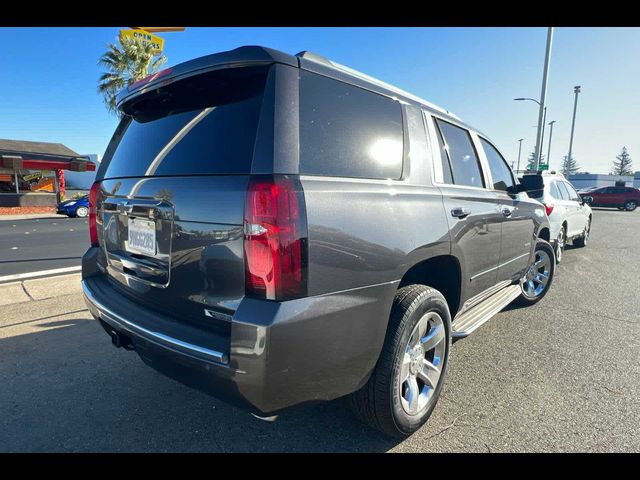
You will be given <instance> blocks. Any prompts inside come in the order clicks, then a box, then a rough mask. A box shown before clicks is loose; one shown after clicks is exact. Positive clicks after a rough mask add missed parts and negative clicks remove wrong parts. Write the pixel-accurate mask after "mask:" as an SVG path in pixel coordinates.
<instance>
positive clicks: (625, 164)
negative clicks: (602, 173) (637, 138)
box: [611, 147, 633, 175]
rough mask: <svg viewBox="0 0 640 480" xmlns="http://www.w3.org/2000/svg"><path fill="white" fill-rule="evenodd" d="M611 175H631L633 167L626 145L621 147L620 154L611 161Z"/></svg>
mask: <svg viewBox="0 0 640 480" xmlns="http://www.w3.org/2000/svg"><path fill="white" fill-rule="evenodd" d="M611 174H612V175H633V167H632V162H631V155H629V151H628V150H627V147H622V151H621V152H620V155H618V156H616V160H614V161H613V170H611Z"/></svg>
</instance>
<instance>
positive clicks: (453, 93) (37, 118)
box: [0, 26, 640, 173]
mask: <svg viewBox="0 0 640 480" xmlns="http://www.w3.org/2000/svg"><path fill="white" fill-rule="evenodd" d="M123 28H124V26H123ZM118 31H119V28H67V27H65V28H62V27H61V28H0V45H3V47H2V48H1V49H0V69H1V73H0V112H1V115H0V138H10V139H19V140H39V141H51V142H60V143H64V144H65V145H67V146H68V147H70V148H72V149H73V150H75V151H77V152H79V153H99V154H100V155H102V153H103V152H104V150H105V148H106V145H107V143H108V141H109V138H110V137H111V134H112V132H113V130H114V129H115V126H116V118H115V117H114V116H112V115H110V114H109V113H107V111H106V109H105V107H104V106H103V103H102V100H101V98H100V97H99V95H98V94H97V92H96V85H97V79H98V76H99V74H100V73H101V70H100V67H98V65H97V60H98V58H99V57H100V55H101V54H102V53H103V52H104V51H105V46H106V44H107V43H108V42H113V41H115V40H116V37H117V34H118ZM162 36H163V37H164V38H165V54H166V55H167V57H168V63H167V65H169V66H170V65H175V64H177V63H180V62H182V61H185V60H188V59H190V58H194V57H197V56H201V55H205V54H208V53H213V52H216V51H222V50H228V49H232V48H236V47H238V46H241V45H264V46H269V47H272V48H276V49H279V50H283V51H285V52H288V53H297V52H299V51H301V50H311V51H314V52H317V53H319V54H322V55H324V56H326V57H328V58H330V59H332V60H335V61H337V62H339V63H342V64H345V65H347V66H350V67H352V68H355V69H357V70H360V71H362V72H364V73H367V74H369V75H372V76H374V77H377V78H380V79H381V80H384V81H386V82H389V83H392V84H394V85H397V86H398V87H400V88H403V89H405V90H408V91H410V92H412V93H414V94H416V95H419V96H421V97H423V98H425V99H427V100H429V101H431V102H433V103H436V104H439V105H441V106H443V107H446V108H447V109H449V110H451V111H453V112H455V113H456V114H457V115H458V116H460V117H461V118H462V119H463V120H465V121H466V122H468V123H470V124H472V125H474V126H475V127H477V128H478V129H480V130H481V131H483V132H484V133H486V134H487V135H488V136H489V137H490V138H491V139H492V140H494V141H495V142H496V144H497V146H498V147H499V148H500V149H501V150H502V152H503V153H504V154H505V156H506V157H507V159H508V160H509V161H515V160H516V159H517V154H518V142H517V140H518V139H519V138H524V139H525V140H524V142H523V154H522V158H523V159H524V158H525V157H526V155H528V154H529V152H531V151H532V150H533V147H534V144H535V132H536V129H535V128H534V127H535V125H536V122H537V105H535V104H534V103H533V102H515V101H513V98H515V97H533V98H539V96H540V85H541V78H542V68H543V61H544V49H545V41H546V29H545V28H532V27H528V28H522V27H518V28H488V27H487V28H485V27H483V28H405V27H401V28H313V27H309V28H268V27H263V28H255V27H252V28H230V27H229V28H187V29H186V30H185V31H184V32H180V33H165V34H162ZM638 52H640V29H639V28H556V29H555V34H554V41H553V51H552V59H551V70H550V76H549V88H548V97H547V101H548V111H547V121H550V120H556V122H557V123H556V124H555V126H554V131H553V144H552V148H551V168H552V169H553V168H554V166H555V167H558V166H559V163H560V161H561V157H562V156H563V155H565V154H566V153H567V150H568V144H569V134H570V128H571V114H572V108H573V86H574V85H578V84H579V85H582V93H581V94H580V98H579V104H578V116H577V123H576V134H575V138H574V148H573V151H574V157H575V158H576V160H577V161H578V164H579V165H580V166H581V167H582V169H583V170H586V171H590V172H601V173H606V172H608V171H609V168H610V166H611V162H612V161H613V160H614V158H615V156H616V155H617V154H618V153H619V152H620V149H621V147H622V146H623V145H626V146H627V147H628V148H629V151H630V153H631V156H632V158H634V159H635V170H640V135H639V129H640V128H639V127H640V94H639V92H638V88H637V87H636V83H637V80H638V78H640V59H639V57H638ZM546 138H548V131H547V135H546ZM546 145H547V144H546V142H545V147H544V153H545V154H546V151H547V146H546Z"/></svg>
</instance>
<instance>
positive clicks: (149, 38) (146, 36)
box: [120, 30, 164, 55]
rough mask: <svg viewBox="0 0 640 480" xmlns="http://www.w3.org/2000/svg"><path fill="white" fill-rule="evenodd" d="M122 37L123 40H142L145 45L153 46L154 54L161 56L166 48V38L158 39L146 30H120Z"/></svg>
mask: <svg viewBox="0 0 640 480" xmlns="http://www.w3.org/2000/svg"><path fill="white" fill-rule="evenodd" d="M120 36H121V37H122V38H131V39H134V38H140V39H142V41H143V42H144V43H151V45H152V46H153V53H155V54H156V55H159V54H160V53H162V49H163V48H164V38H161V37H158V36H157V35H153V34H151V33H147V32H145V31H144V30H120Z"/></svg>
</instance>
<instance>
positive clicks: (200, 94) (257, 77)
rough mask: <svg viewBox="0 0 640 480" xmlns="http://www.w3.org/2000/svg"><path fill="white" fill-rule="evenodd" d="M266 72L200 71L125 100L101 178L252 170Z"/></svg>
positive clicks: (236, 69)
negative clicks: (137, 97) (129, 101)
mask: <svg viewBox="0 0 640 480" xmlns="http://www.w3.org/2000/svg"><path fill="white" fill-rule="evenodd" d="M266 73H267V69H266V68H265V67H260V68H256V67H251V68H232V69H227V70H225V71H222V72H220V71H217V72H211V73H207V74H202V75H197V76H195V77H192V78H188V79H185V80H182V81H179V82H175V83H174V84H170V85H168V86H166V87H164V88H160V89H158V90H155V91H152V92H149V93H147V94H145V95H144V96H142V97H141V98H140V99H136V100H135V102H136V103H132V104H131V105H125V111H126V112H127V113H128V114H129V115H127V116H125V117H124V118H123V120H122V121H121V124H120V125H119V126H118V129H117V130H116V133H115V134H114V137H113V139H112V140H111V142H112V143H111V144H110V146H109V147H108V148H107V152H106V153H105V159H104V161H103V162H102V165H101V167H102V168H101V170H102V171H101V172H99V173H98V176H99V178H113V177H141V176H154V175H188V174H207V173H249V172H250V171H251V162H252V159H253V148H254V144H255V138H256V131H257V125H258V118H259V116H260V109H261V106H262V94H263V91H264V85H265V81H266Z"/></svg>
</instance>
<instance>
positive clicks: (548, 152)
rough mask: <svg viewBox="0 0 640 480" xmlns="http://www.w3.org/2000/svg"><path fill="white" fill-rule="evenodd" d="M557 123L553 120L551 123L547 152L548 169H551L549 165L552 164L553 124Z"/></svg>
mask: <svg viewBox="0 0 640 480" xmlns="http://www.w3.org/2000/svg"><path fill="white" fill-rule="evenodd" d="M554 123H556V121H555V120H552V121H550V122H549V127H551V128H550V129H549V149H548V150H547V167H548V168H551V167H549V164H550V163H551V139H552V138H553V124H554Z"/></svg>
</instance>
